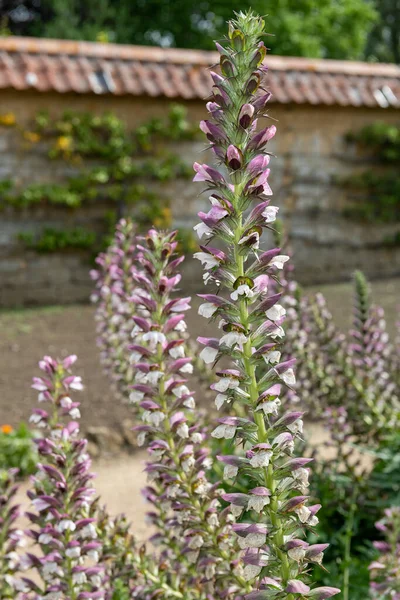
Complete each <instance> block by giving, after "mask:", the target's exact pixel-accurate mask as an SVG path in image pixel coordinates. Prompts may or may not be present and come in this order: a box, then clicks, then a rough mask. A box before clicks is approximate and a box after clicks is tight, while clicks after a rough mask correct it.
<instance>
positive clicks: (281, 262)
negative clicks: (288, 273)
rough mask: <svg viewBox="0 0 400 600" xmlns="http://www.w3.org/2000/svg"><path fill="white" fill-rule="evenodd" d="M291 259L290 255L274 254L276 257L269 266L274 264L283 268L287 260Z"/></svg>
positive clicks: (278, 267)
mask: <svg viewBox="0 0 400 600" xmlns="http://www.w3.org/2000/svg"><path fill="white" fill-rule="evenodd" d="M288 260H289V256H286V255H284V254H279V255H278V256H274V258H273V259H272V260H271V261H270V262H269V266H271V267H272V266H274V267H276V268H277V269H283V266H284V264H285V262H287V261H288Z"/></svg>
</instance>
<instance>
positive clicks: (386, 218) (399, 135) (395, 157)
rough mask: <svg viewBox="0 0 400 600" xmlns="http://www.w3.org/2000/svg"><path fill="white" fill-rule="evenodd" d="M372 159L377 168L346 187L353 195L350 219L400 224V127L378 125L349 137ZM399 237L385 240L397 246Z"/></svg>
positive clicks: (348, 211) (354, 178) (355, 177)
mask: <svg viewBox="0 0 400 600" xmlns="http://www.w3.org/2000/svg"><path fill="white" fill-rule="evenodd" d="M347 140H348V141H349V142H352V143H355V144H357V145H358V147H359V149H360V151H361V152H362V153H363V154H365V155H366V156H367V157H369V158H370V160H371V161H373V163H374V168H371V169H369V170H367V171H364V172H362V173H359V174H358V175H353V176H351V177H348V178H347V179H346V180H345V181H343V182H342V183H343V184H344V185H345V186H346V187H347V188H348V190H349V191H350V203H349V205H348V206H347V207H346V209H345V211H344V212H345V214H346V216H349V217H351V218H355V219H361V220H363V221H367V222H370V223H399V222H400V174H399V169H398V164H399V161H400V125H392V124H389V123H384V122H382V121H377V122H375V123H372V124H371V125H368V126H367V127H364V128H363V129H361V130H360V131H358V132H351V133H349V134H348V135H347ZM399 235H400V232H399V234H395V235H394V236H393V237H392V238H390V239H387V240H384V243H386V244H388V245H393V244H396V243H397V242H398V239H399Z"/></svg>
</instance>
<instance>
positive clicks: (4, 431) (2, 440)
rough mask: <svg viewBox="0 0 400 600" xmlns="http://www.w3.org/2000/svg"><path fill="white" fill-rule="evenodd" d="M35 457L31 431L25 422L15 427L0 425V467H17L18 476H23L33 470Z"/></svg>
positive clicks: (36, 457) (35, 463) (34, 468)
mask: <svg viewBox="0 0 400 600" xmlns="http://www.w3.org/2000/svg"><path fill="white" fill-rule="evenodd" d="M37 459H38V455H37V451H36V447H35V445H34V443H33V436H32V432H31V431H30V429H29V427H28V426H27V425H26V424H25V423H20V424H19V426H18V427H17V429H13V428H12V427H11V426H9V425H4V426H2V427H0V469H11V468H17V469H18V475H19V477H25V476H26V475H31V474H32V473H34V472H35V470H36V465H37Z"/></svg>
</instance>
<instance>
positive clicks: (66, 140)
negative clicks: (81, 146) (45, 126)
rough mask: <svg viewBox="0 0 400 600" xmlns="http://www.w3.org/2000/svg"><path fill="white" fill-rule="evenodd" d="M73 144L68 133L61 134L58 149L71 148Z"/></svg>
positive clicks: (57, 143) (57, 144)
mask: <svg viewBox="0 0 400 600" xmlns="http://www.w3.org/2000/svg"><path fill="white" fill-rule="evenodd" d="M71 146H72V138H71V137H69V136H68V135H60V136H59V137H58V138H57V141H56V148H57V150H69V149H70V148H71Z"/></svg>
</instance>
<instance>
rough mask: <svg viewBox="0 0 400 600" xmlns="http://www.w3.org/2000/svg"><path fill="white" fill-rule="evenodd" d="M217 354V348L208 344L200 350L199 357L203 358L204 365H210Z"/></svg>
mask: <svg viewBox="0 0 400 600" xmlns="http://www.w3.org/2000/svg"><path fill="white" fill-rule="evenodd" d="M217 354H218V348H210V346H206V347H205V348H203V350H202V351H201V352H200V358H201V359H202V360H204V362H205V363H206V365H210V364H211V363H213V362H214V360H215V359H216V357H217Z"/></svg>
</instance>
